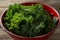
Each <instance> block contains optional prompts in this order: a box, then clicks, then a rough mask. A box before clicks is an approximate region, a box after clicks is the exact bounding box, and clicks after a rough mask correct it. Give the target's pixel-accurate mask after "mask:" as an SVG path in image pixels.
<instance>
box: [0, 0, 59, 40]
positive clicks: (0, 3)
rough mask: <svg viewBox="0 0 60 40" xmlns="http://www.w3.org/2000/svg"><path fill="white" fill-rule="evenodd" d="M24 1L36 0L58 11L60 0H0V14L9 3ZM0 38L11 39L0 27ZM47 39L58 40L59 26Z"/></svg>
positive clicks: (1, 39) (3, 39) (2, 39)
mask: <svg viewBox="0 0 60 40" xmlns="http://www.w3.org/2000/svg"><path fill="white" fill-rule="evenodd" d="M26 1H38V2H43V3H47V4H49V5H51V6H52V7H54V8H55V9H56V10H57V11H58V12H59V13H60V0H0V15H1V14H2V12H3V11H4V9H6V8H7V7H8V6H9V5H10V4H13V3H21V2H26ZM0 40H13V39H12V38H11V37H10V36H9V35H8V34H7V33H6V32H4V31H3V30H2V28H0ZM48 40H60V26H58V28H57V30H56V31H55V32H54V34H53V35H52V36H51V37H50V38H49V39H48Z"/></svg>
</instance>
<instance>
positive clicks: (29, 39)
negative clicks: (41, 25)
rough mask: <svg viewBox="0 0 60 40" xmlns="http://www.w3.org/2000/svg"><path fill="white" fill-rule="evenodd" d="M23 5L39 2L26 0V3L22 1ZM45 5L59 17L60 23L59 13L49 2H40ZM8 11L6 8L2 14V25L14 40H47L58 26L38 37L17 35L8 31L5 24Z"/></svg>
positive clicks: (51, 12)
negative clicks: (27, 0)
mask: <svg viewBox="0 0 60 40" xmlns="http://www.w3.org/2000/svg"><path fill="white" fill-rule="evenodd" d="M21 4H22V5H26V6H27V5H31V4H38V2H25V3H21ZM40 4H42V5H43V6H44V9H45V10H47V11H48V12H49V13H50V14H52V15H53V17H54V16H55V17H57V18H58V23H57V24H59V21H60V19H59V13H58V12H57V11H56V10H55V9H54V8H53V7H51V6H49V5H47V4H44V3H40ZM6 11H7V10H5V11H4V12H3V13H2V16H1V26H2V28H3V30H4V31H6V32H7V33H8V34H9V35H10V36H11V37H12V38H13V39H14V40H46V39H48V38H49V37H50V36H51V34H52V33H53V32H54V31H55V29H56V28H57V27H56V28H54V29H53V30H51V31H50V32H48V33H46V34H44V35H41V36H37V37H22V36H19V35H16V34H13V33H12V32H10V31H8V30H7V29H6V28H5V26H4V20H3V18H4V17H5V15H6Z"/></svg>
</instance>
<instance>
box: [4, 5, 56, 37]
mask: <svg viewBox="0 0 60 40" xmlns="http://www.w3.org/2000/svg"><path fill="white" fill-rule="evenodd" d="M4 21H5V26H6V28H7V29H8V30H10V31H11V32H13V33H15V34H17V35H20V36H27V37H34V36H39V35H42V34H45V33H47V32H49V31H50V30H52V29H53V28H54V27H55V26H56V22H57V19H56V17H54V18H52V16H51V15H50V14H49V13H48V12H47V11H46V10H45V9H44V7H43V6H42V5H41V4H36V5H34V4H32V5H31V6H25V5H21V4H14V5H10V6H9V9H8V10H7V13H6V17H5V18H4Z"/></svg>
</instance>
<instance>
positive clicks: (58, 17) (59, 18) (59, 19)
mask: <svg viewBox="0 0 60 40" xmlns="http://www.w3.org/2000/svg"><path fill="white" fill-rule="evenodd" d="M58 19H59V24H60V16H59V17H58Z"/></svg>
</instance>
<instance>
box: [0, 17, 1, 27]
mask: <svg viewBox="0 0 60 40" xmlns="http://www.w3.org/2000/svg"><path fill="white" fill-rule="evenodd" d="M0 28H1V17H0Z"/></svg>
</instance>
